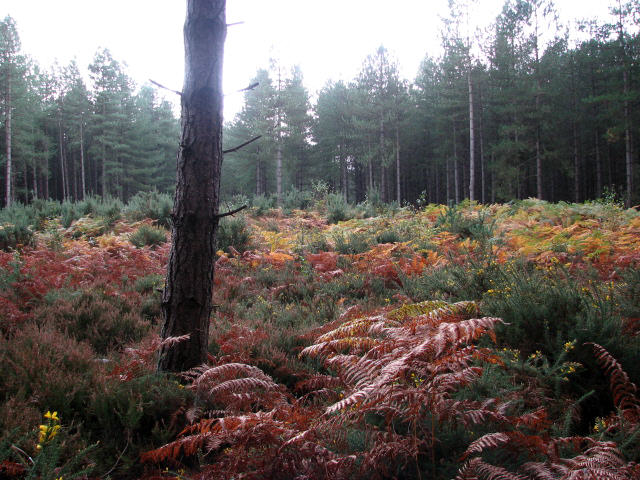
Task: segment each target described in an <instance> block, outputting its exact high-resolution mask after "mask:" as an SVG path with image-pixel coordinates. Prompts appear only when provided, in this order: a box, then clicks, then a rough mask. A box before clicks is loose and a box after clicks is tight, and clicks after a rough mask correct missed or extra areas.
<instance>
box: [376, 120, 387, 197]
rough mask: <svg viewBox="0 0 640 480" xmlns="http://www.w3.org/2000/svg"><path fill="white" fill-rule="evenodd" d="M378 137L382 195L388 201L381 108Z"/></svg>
mask: <svg viewBox="0 0 640 480" xmlns="http://www.w3.org/2000/svg"><path fill="white" fill-rule="evenodd" d="M378 134H379V135H378V137H379V138H378V139H379V142H380V147H379V148H380V173H381V176H380V195H381V196H382V201H383V202H386V201H387V182H386V178H385V168H384V164H385V161H384V160H385V159H384V112H383V111H382V110H380V122H379V132H378Z"/></svg>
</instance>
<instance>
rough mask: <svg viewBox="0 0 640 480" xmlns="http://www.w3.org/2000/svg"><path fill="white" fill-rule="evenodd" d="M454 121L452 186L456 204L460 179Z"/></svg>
mask: <svg viewBox="0 0 640 480" xmlns="http://www.w3.org/2000/svg"><path fill="white" fill-rule="evenodd" d="M456 133H457V132H456V122H453V186H454V189H455V193H456V204H458V203H460V181H459V178H458V177H459V176H460V175H458V146H457V145H456V143H457V139H456Z"/></svg>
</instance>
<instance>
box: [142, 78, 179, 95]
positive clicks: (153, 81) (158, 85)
mask: <svg viewBox="0 0 640 480" xmlns="http://www.w3.org/2000/svg"><path fill="white" fill-rule="evenodd" d="M149 81H150V82H151V83H153V84H154V85H156V86H157V87H160V88H164V89H165V90H168V91H170V92H172V93H175V94H176V95H180V96H182V92H179V91H177V90H172V89H171V88H169V87H165V86H164V85H162V84H160V83H158V82H156V81H155V80H151V79H149Z"/></svg>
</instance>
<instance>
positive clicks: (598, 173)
mask: <svg viewBox="0 0 640 480" xmlns="http://www.w3.org/2000/svg"><path fill="white" fill-rule="evenodd" d="M595 140H596V145H595V148H596V197H597V198H600V196H601V195H602V159H601V158H600V133H599V132H598V130H597V129H596V138H595Z"/></svg>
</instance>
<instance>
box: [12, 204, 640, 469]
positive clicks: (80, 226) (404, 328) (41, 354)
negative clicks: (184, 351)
mask: <svg viewBox="0 0 640 480" xmlns="http://www.w3.org/2000/svg"><path fill="white" fill-rule="evenodd" d="M325 193H326V192H325ZM329 200H330V201H329ZM167 202H168V200H167V198H165V197H160V196H158V195H157V194H154V193H150V194H148V195H141V196H140V197H139V198H136V200H135V201H134V202H132V204H131V205H129V206H124V205H121V204H118V203H117V202H115V201H107V202H102V201H100V200H98V199H88V200H87V201H86V202H84V203H83V204H76V205H71V204H66V205H56V204H54V203H51V204H49V203H45V202H41V204H38V205H35V206H30V207H21V206H17V207H14V210H12V211H11V212H3V213H2V214H1V215H0V219H2V221H3V222H6V223H7V224H8V223H10V222H14V223H13V224H16V225H17V224H20V225H23V226H24V228H28V230H29V232H31V236H30V238H29V239H28V241H25V242H22V241H20V243H18V241H12V244H11V245H9V244H7V246H6V247H3V248H6V249H7V250H8V251H3V252H0V332H1V334H0V361H2V364H3V368H2V370H1V372H0V432H2V434H0V478H51V479H57V478H60V477H63V478H65V479H67V478H97V477H102V478H202V479H217V478H220V479H228V478H249V479H251V478H255V479H280V478H282V479H290V478H314V479H315V478H327V479H329V478H331V479H339V478H345V479H357V478H380V479H387V478H389V479H391V478H403V479H409V478H416V479H420V478H434V479H452V478H458V479H494V478H501V479H536V480H537V479H563V478H567V479H568V478H572V479H581V478H585V479H586V478H615V479H634V478H638V476H639V475H640V472H639V471H638V467H637V463H634V462H639V461H640V456H639V454H638V452H640V399H639V395H638V390H637V387H636V385H638V384H639V382H640V366H638V362H637V358H638V356H639V355H640V336H639V333H640V321H639V320H638V318H639V317H640V304H639V303H638V298H639V292H640V283H639V281H640V277H639V276H638V271H639V270H638V266H639V264H640V253H638V252H640V217H639V216H638V215H637V213H634V212H633V211H624V210H622V209H620V208H619V207H617V206H611V205H600V204H585V205H568V204H560V205H551V204H547V203H545V202H539V201H533V200H528V201H524V202H520V203H517V204H513V205H488V206H481V205H475V204H465V205H462V206H458V207H453V208H445V207H442V206H435V205H427V206H424V208H422V209H420V210H417V211H415V210H414V211H410V210H407V209H399V208H395V209H391V208H387V207H384V206H381V205H377V206H375V205H376V204H375V199H374V198H372V199H371V201H370V202H368V203H367V204H366V205H364V206H363V207H362V208H365V207H366V208H369V209H371V215H364V214H360V213H358V209H357V208H356V207H350V206H348V205H346V204H344V205H343V203H342V202H341V201H340V199H339V198H334V197H331V198H330V199H329V197H327V196H326V195H324V196H318V195H306V194H303V193H301V192H294V193H292V194H291V195H290V197H288V200H287V202H288V203H287V206H286V208H287V209H288V210H291V213H289V214H285V213H283V211H281V210H277V209H275V208H273V205H272V204H271V203H269V199H256V200H254V202H253V210H254V214H255V215H247V216H239V217H237V218H234V217H232V218H229V219H226V220H225V222H224V224H223V225H221V229H220V237H219V239H218V242H219V243H218V253H217V256H216V258H215V259H212V261H215V262H216V276H215V291H214V304H215V305H216V307H215V309H214V313H213V315H212V320H211V327H210V346H209V361H208V362H207V365H203V366H202V367H200V368H198V369H194V370H193V371H191V372H185V374H184V375H181V376H163V375H158V374H157V373H155V354H156V351H157V349H158V348H159V346H160V343H161V342H160V339H159V333H160V327H161V325H160V324H161V291H162V288H163V285H164V276H163V275H164V268H165V266H166V262H167V256H168V243H167V241H166V237H165V235H167V233H166V230H164V229H162V230H158V231H160V232H161V233H162V235H157V241H155V240H154V241H153V242H151V241H140V242H139V243H138V245H137V246H134V245H132V238H133V239H135V238H136V232H140V231H141V230H142V229H158V227H152V226H151V225H152V223H153V222H155V224H156V225H158V226H160V227H165V228H166V227H167V226H168V225H169V222H168V220H167V219H169V218H170V216H169V215H168V213H167ZM309 205H313V206H314V207H316V208H319V209H320V210H306V211H304V210H295V209H298V208H305V207H308V206H309ZM363 211H364V210H363ZM149 217H151V218H149ZM20 222H21V223H20ZM161 236H162V238H161ZM168 341H181V339H180V338H177V339H170V340H168ZM52 412H54V413H55V415H53V413H52ZM46 413H48V414H49V416H48V417H47V416H45V415H46ZM56 427H57V428H56ZM54 430H55V433H53V432H54Z"/></svg>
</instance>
